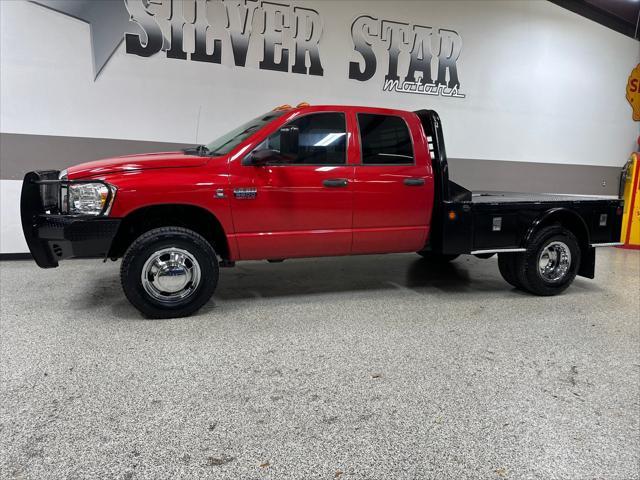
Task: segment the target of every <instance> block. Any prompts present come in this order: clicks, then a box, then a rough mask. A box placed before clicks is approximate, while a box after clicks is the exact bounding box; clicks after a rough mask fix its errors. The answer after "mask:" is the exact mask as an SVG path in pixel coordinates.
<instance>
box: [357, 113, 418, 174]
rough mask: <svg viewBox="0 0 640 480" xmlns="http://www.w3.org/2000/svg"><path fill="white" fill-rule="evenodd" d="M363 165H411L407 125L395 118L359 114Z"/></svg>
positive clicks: (411, 158) (410, 148) (410, 146)
mask: <svg viewBox="0 0 640 480" xmlns="http://www.w3.org/2000/svg"><path fill="white" fill-rule="evenodd" d="M358 127H359V129H360V145H361V146H362V164H363V165H413V164H414V158H413V145H412V143H411V135H410V133H409V128H408V127H407V123H406V122H405V121H404V120H403V119H402V118H401V117H398V116H395V115H377V114H371V113H359V114H358Z"/></svg>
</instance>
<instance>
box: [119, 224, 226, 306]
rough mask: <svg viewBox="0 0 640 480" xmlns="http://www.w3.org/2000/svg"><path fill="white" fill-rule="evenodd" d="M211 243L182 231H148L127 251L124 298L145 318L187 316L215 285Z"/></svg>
mask: <svg viewBox="0 0 640 480" xmlns="http://www.w3.org/2000/svg"><path fill="white" fill-rule="evenodd" d="M218 275H219V272H218V259H217V256H216V253H215V251H214V249H213V247H212V246H211V244H210V243H209V242H208V241H207V240H206V239H205V238H204V237H202V236H201V235H199V234H197V233H196V232H194V231H192V230H189V229H186V228H181V227H162V228H155V229H153V230H149V231H148V232H146V233H144V234H142V235H141V236H140V237H138V238H137V239H136V240H135V241H134V242H133V243H132V244H131V246H130V247H129V248H128V249H127V252H126V253H125V255H124V257H123V259H122V265H121V267H120V281H121V283H122V289H123V290H124V294H125V295H126V297H127V299H128V300H129V301H130V302H131V304H132V305H133V306H134V307H136V308H137V309H138V310H139V311H140V312H142V313H143V314H144V315H145V316H147V317H149V318H178V317H186V316H189V315H191V314H192V313H194V312H196V311H197V310H198V309H199V308H200V307H202V306H203V305H204V304H205V303H207V302H208V301H209V299H210V298H211V295H213V292H214V291H215V289H216V286H217V284H218Z"/></svg>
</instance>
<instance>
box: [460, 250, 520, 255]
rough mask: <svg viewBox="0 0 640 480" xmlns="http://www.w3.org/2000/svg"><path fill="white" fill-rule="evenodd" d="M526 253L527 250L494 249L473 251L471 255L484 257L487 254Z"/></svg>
mask: <svg viewBox="0 0 640 480" xmlns="http://www.w3.org/2000/svg"><path fill="white" fill-rule="evenodd" d="M526 251H527V249H526V248H493V249H489V250H473V251H472V252H471V255H483V254H485V253H517V252H526Z"/></svg>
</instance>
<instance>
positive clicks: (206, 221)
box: [108, 204, 229, 259]
mask: <svg viewBox="0 0 640 480" xmlns="http://www.w3.org/2000/svg"><path fill="white" fill-rule="evenodd" d="M168 226H176V227H184V228H188V229H190V230H193V231H194V232H196V233H199V234H200V235H202V236H203V237H204V238H206V239H207V240H208V241H209V243H211V245H212V246H213V247H214V249H215V251H216V253H217V254H218V255H220V256H221V257H222V258H223V259H228V258H229V245H228V243H227V236H226V235H225V233H224V229H223V228H222V225H221V224H220V222H219V221H218V219H217V218H216V217H215V215H213V214H212V213H211V212H210V211H208V210H206V209H204V208H202V207H196V206H194V205H174V204H170V205H154V206H151V207H143V208H140V209H138V210H135V211H133V212H131V213H130V214H129V215H127V216H126V217H124V218H123V219H122V222H121V223H120V227H119V228H118V232H117V233H116V236H115V237H114V239H113V242H112V243H111V248H110V249H109V254H108V257H111V258H119V257H122V256H123V255H124V253H125V252H126V251H127V248H129V245H131V243H132V242H133V241H134V240H135V239H136V238H138V237H139V236H140V235H142V234H143V233H145V232H148V231H149V230H152V229H154V228H159V227H168Z"/></svg>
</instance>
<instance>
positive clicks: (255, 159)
mask: <svg viewBox="0 0 640 480" xmlns="http://www.w3.org/2000/svg"><path fill="white" fill-rule="evenodd" d="M279 160H280V152H278V151H277V150H269V149H263V150H256V151H253V152H251V153H250V154H249V155H247V156H246V157H245V161H244V162H243V163H244V164H245V165H253V166H254V167H262V166H263V165H266V164H267V163H269V162H274V163H275V162H278V161H279Z"/></svg>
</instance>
